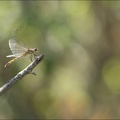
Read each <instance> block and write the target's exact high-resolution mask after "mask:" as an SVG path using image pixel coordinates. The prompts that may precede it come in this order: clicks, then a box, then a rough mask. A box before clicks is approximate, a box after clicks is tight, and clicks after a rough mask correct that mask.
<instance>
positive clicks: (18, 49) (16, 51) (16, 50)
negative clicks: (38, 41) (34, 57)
mask: <svg viewBox="0 0 120 120" xmlns="http://www.w3.org/2000/svg"><path fill="white" fill-rule="evenodd" d="M9 47H10V49H11V51H12V53H13V55H8V56H7V57H18V56H20V55H22V54H23V53H25V52H27V51H28V49H27V48H25V47H22V46H20V45H19V44H18V43H17V42H16V41H15V39H10V40H9Z"/></svg>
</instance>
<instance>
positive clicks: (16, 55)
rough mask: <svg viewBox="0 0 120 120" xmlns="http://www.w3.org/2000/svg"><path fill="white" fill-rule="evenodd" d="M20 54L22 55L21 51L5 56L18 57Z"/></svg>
mask: <svg viewBox="0 0 120 120" xmlns="http://www.w3.org/2000/svg"><path fill="white" fill-rule="evenodd" d="M21 55H22V54H21V53H20V54H12V55H7V56H6V57H19V56H21Z"/></svg>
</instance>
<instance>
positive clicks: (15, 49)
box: [4, 39, 38, 67]
mask: <svg viewBox="0 0 120 120" xmlns="http://www.w3.org/2000/svg"><path fill="white" fill-rule="evenodd" d="M9 47H10V49H11V51H12V53H13V54H12V55H8V56H6V57H15V58H14V59H12V60H10V61H9V62H8V63H7V64H6V65H5V66H4V67H7V66H8V65H10V64H11V63H13V62H14V61H16V60H18V59H20V58H23V57H24V56H26V55H28V54H30V59H31V61H32V57H33V55H34V58H35V57H36V56H37V54H36V53H37V51H38V49H37V48H33V49H28V48H25V47H23V46H21V45H19V44H18V43H17V42H16V41H15V39H10V40H9Z"/></svg>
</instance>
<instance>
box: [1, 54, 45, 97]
mask: <svg viewBox="0 0 120 120" xmlns="http://www.w3.org/2000/svg"><path fill="white" fill-rule="evenodd" d="M43 57H44V55H43V54H40V55H39V56H37V57H36V59H35V60H34V61H33V62H32V63H31V64H30V65H28V66H27V67H26V68H25V69H24V70H22V71H21V72H19V73H18V74H17V75H16V76H15V77H13V78H12V79H11V80H9V81H8V82H7V83H6V84H4V85H3V86H2V87H0V95H2V94H3V93H4V92H5V91H6V90H8V88H10V87H12V85H13V84H14V83H16V82H17V81H18V80H20V79H22V78H23V77H24V76H25V75H27V74H33V75H36V74H35V73H34V72H33V71H32V70H33V69H34V68H35V67H36V66H37V65H38V64H39V63H40V62H41V61H42V59H43Z"/></svg>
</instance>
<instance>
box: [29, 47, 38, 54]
mask: <svg viewBox="0 0 120 120" xmlns="http://www.w3.org/2000/svg"><path fill="white" fill-rule="evenodd" d="M37 51H38V49H37V48H32V49H28V53H29V54H35V53H36V52H37Z"/></svg>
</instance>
